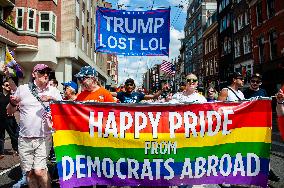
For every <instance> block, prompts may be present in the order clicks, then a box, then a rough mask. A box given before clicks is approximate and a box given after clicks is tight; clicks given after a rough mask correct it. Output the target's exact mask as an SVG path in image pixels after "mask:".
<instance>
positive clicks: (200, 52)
mask: <svg viewBox="0 0 284 188" xmlns="http://www.w3.org/2000/svg"><path fill="white" fill-rule="evenodd" d="M202 47H203V46H202V44H199V45H198V54H202Z"/></svg>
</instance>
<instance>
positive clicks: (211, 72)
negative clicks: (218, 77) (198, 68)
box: [209, 59, 214, 75]
mask: <svg viewBox="0 0 284 188" xmlns="http://www.w3.org/2000/svg"><path fill="white" fill-rule="evenodd" d="M209 65H210V75H213V74H214V62H213V59H211V60H210V64H209Z"/></svg>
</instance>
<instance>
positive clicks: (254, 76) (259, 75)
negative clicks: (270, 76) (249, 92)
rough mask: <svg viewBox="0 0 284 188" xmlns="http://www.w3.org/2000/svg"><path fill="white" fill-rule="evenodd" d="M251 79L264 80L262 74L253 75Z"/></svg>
mask: <svg viewBox="0 0 284 188" xmlns="http://www.w3.org/2000/svg"><path fill="white" fill-rule="evenodd" d="M250 78H251V79H252V78H259V79H260V80H261V79H262V76H261V74H259V73H254V74H253V75H251V77H250Z"/></svg>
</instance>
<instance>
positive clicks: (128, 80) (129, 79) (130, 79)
mask: <svg viewBox="0 0 284 188" xmlns="http://www.w3.org/2000/svg"><path fill="white" fill-rule="evenodd" d="M124 84H125V85H126V84H134V80H133V79H132V78H128V79H127V80H126V81H125V83H124Z"/></svg>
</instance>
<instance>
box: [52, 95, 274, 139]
mask: <svg viewBox="0 0 284 188" xmlns="http://www.w3.org/2000/svg"><path fill="white" fill-rule="evenodd" d="M270 104H271V101H270V100H259V101H252V102H243V103H206V104H190V105H177V106H173V105H169V106H167V105H161V106H152V105H129V106H125V105H119V104H108V103H101V104H93V105H82V104H52V105H51V109H52V116H53V117H52V118H53V121H54V126H55V129H56V130H76V131H81V132H89V117H90V112H91V111H93V112H94V121H95V122H97V121H98V120H97V117H98V112H102V113H103V116H104V119H103V127H105V124H106V122H107V118H108V114H109V112H113V113H114V116H115V119H116V120H115V122H116V126H117V129H118V131H119V130H120V112H129V113H130V114H131V117H132V119H133V121H134V113H135V112H143V113H144V114H145V115H146V117H147V126H146V128H144V129H143V130H141V131H140V132H141V133H152V125H151V122H150V120H149V116H148V112H153V117H154V118H156V114H157V112H161V118H160V121H159V126H158V132H159V133H168V132H169V117H168V116H169V112H178V113H179V114H180V115H181V117H183V113H184V112H185V111H191V112H193V113H195V114H197V116H199V113H200V112H201V113H202V112H204V114H206V112H207V111H212V110H213V111H217V112H218V111H219V112H220V111H221V109H224V108H226V109H233V110H234V114H233V115H229V119H230V120H232V122H233V123H232V124H229V125H228V129H234V128H241V127H271V124H272V117H271V106H270ZM140 119H141V118H140ZM221 119H222V121H221V122H222V123H223V119H224V117H223V116H221ZM191 120H192V119H191V118H190V120H189V121H191ZM126 121H127V120H126ZM183 122H184V121H183ZM198 122H200V120H198ZM205 122H206V123H205V127H207V120H205ZM213 122H214V123H213V127H214V128H215V126H216V118H213ZM183 125H184V123H182V126H181V128H179V129H177V130H176V133H178V132H180V133H184V126H183ZM221 127H222V126H221ZM206 129H207V128H206ZM196 130H197V131H199V130H200V126H199V123H197V126H196ZM95 131H96V129H95ZM133 132H134V122H133V124H132V127H131V128H130V129H128V130H127V131H126V133H133Z"/></svg>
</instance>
